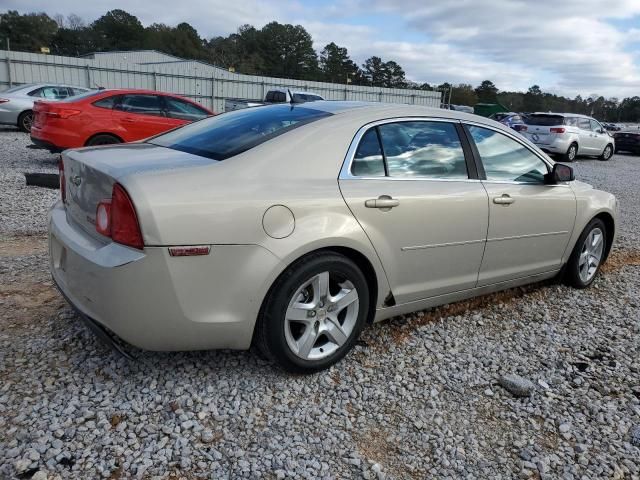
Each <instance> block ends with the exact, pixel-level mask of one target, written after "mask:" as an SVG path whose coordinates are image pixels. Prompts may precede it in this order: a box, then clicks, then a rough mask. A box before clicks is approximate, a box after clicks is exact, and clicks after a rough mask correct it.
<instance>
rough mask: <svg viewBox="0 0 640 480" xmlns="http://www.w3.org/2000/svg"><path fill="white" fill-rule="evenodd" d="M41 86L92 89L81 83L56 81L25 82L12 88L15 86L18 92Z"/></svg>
mask: <svg viewBox="0 0 640 480" xmlns="http://www.w3.org/2000/svg"><path fill="white" fill-rule="evenodd" d="M41 87H70V88H83V89H86V90H90V88H88V87H81V86H80V85H69V84H66V83H54V82H49V83H25V84H23V85H15V86H14V87H10V88H15V89H16V90H15V91H16V92H19V91H20V90H27V89H31V88H41Z"/></svg>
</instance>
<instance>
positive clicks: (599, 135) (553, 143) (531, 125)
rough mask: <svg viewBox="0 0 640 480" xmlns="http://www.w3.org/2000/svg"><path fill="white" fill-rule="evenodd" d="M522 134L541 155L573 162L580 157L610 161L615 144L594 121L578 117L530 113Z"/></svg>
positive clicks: (574, 115) (574, 114)
mask: <svg viewBox="0 0 640 480" xmlns="http://www.w3.org/2000/svg"><path fill="white" fill-rule="evenodd" d="M526 122H527V128H526V129H525V130H522V131H521V132H520V133H522V134H523V135H524V136H525V137H526V138H528V139H529V140H530V141H531V142H533V143H535V144H536V145H537V146H538V147H540V148H541V149H542V150H543V151H545V152H547V153H551V154H554V155H557V156H558V157H559V158H561V159H562V160H563V161H567V162H573V161H574V160H575V159H576V157H578V156H579V155H586V156H596V157H598V158H599V159H600V160H609V159H610V158H611V156H612V155H613V153H614V151H615V140H614V138H613V137H612V136H611V135H609V133H608V132H607V131H606V130H605V129H604V127H603V126H602V125H601V124H600V122H598V121H597V120H595V119H593V118H591V117H587V116H586V115H579V114H577V113H544V112H539V113H532V114H530V115H528V116H527V121H526Z"/></svg>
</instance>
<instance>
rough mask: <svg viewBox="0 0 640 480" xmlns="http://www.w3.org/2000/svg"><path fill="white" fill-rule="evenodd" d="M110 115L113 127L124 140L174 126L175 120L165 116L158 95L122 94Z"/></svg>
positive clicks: (140, 138)
mask: <svg viewBox="0 0 640 480" xmlns="http://www.w3.org/2000/svg"><path fill="white" fill-rule="evenodd" d="M111 115H112V119H113V122H114V124H115V125H114V126H115V128H116V129H117V131H118V132H120V133H121V135H122V136H123V139H124V140H125V141H126V142H132V141H136V140H142V139H143V138H147V137H151V136H153V135H157V134H158V133H162V132H164V131H166V130H169V129H171V128H173V127H174V126H175V122H174V121H173V120H171V119H169V118H167V116H166V113H165V110H164V103H163V102H162V99H161V98H160V96H159V95H153V94H138V93H136V94H126V95H122V96H121V97H120V98H119V101H118V102H117V103H116V104H115V105H114V106H113V110H112V114H111Z"/></svg>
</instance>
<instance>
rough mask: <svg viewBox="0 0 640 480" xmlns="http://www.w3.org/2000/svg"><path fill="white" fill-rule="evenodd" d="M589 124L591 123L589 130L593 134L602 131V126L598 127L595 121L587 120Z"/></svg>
mask: <svg viewBox="0 0 640 480" xmlns="http://www.w3.org/2000/svg"><path fill="white" fill-rule="evenodd" d="M589 122H590V123H591V130H593V131H594V132H600V131H601V130H602V125H600V124H599V123H598V122H596V121H595V120H589Z"/></svg>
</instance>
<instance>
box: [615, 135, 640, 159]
mask: <svg viewBox="0 0 640 480" xmlns="http://www.w3.org/2000/svg"><path fill="white" fill-rule="evenodd" d="M613 138H615V140H616V152H629V153H633V154H634V155H640V131H639V130H625V131H623V132H616V133H614V134H613Z"/></svg>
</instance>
